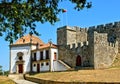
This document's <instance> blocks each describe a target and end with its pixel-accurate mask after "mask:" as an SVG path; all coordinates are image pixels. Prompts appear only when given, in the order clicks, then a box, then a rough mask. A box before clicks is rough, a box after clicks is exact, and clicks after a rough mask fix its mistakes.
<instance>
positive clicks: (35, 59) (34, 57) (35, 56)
mask: <svg viewBox="0 0 120 84" xmlns="http://www.w3.org/2000/svg"><path fill="white" fill-rule="evenodd" d="M34 61H36V53H34Z"/></svg>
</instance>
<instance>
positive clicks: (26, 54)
mask: <svg viewBox="0 0 120 84" xmlns="http://www.w3.org/2000/svg"><path fill="white" fill-rule="evenodd" d="M18 52H22V53H23V54H24V55H23V60H24V61H25V62H24V70H23V72H24V73H25V72H29V71H30V46H16V47H11V69H10V72H11V73H14V72H16V67H17V66H16V61H17V60H18V57H17V53H18Z"/></svg>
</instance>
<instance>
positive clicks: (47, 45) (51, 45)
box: [39, 43, 57, 49]
mask: <svg viewBox="0 0 120 84" xmlns="http://www.w3.org/2000/svg"><path fill="white" fill-rule="evenodd" d="M49 47H51V48H57V45H55V44H50V43H47V44H44V45H42V46H39V49H44V48H49Z"/></svg>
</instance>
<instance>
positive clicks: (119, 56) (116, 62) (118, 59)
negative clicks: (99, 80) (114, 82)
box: [111, 53, 120, 68]
mask: <svg viewBox="0 0 120 84" xmlns="http://www.w3.org/2000/svg"><path fill="white" fill-rule="evenodd" d="M111 67H113V68H114V67H116V68H118V67H119V68H120V53H118V54H117V56H116V58H115V60H114V62H113V64H112V65H111Z"/></svg>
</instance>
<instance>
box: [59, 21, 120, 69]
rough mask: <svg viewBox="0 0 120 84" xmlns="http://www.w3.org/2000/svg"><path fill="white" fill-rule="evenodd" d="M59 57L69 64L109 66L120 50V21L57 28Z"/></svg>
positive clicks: (97, 66) (77, 65) (95, 66)
mask: <svg viewBox="0 0 120 84" xmlns="http://www.w3.org/2000/svg"><path fill="white" fill-rule="evenodd" d="M57 45H58V56H59V59H60V60H62V61H64V62H65V63H66V64H68V65H69V66H71V67H73V68H75V67H81V68H84V67H92V68H94V69H103V68H109V67H110V66H111V65H112V63H113V62H114V60H115V58H116V56H117V54H118V53H119V52H120V22H114V23H109V24H105V25H98V26H92V27H89V28H79V27H76V26H75V27H69V26H64V27H60V28H58V29H57Z"/></svg>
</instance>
